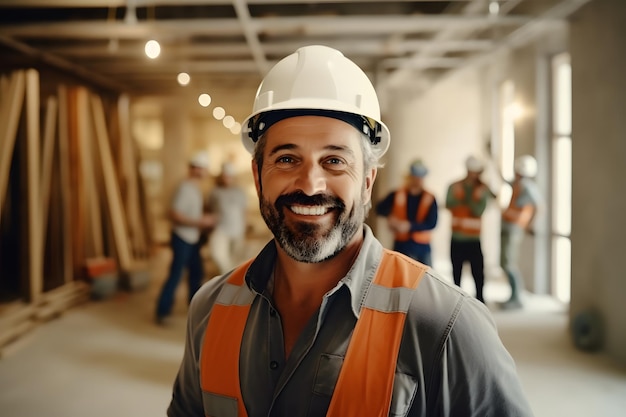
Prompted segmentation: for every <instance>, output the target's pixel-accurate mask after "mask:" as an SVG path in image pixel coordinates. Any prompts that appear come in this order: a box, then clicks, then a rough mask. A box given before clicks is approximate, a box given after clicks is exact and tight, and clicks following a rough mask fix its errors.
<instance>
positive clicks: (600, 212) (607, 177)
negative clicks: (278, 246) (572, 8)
mask: <svg viewBox="0 0 626 417" xmlns="http://www.w3.org/2000/svg"><path fill="white" fill-rule="evenodd" d="M624 39H626V2H623V1H620V0H596V1H594V2H591V3H589V4H588V5H586V6H585V7H584V8H582V9H581V10H579V12H578V13H577V14H576V15H575V16H574V18H573V19H572V26H571V40H570V42H571V54H572V79H573V109H572V111H573V168H574V178H573V213H572V217H573V224H572V259H573V262H572V270H573V277H572V301H571V317H575V316H576V315H577V314H578V313H580V312H581V311H584V310H587V309H589V308H594V309H597V310H598V311H599V313H600V315H601V317H602V318H603V321H604V327H605V339H604V344H605V349H606V351H607V352H609V354H611V355H612V356H614V357H615V358H617V359H618V360H619V361H621V362H623V363H626V314H625V313H624V297H625V296H626V276H625V275H626V272H625V268H624V265H623V263H622V260H623V259H622V257H623V256H624V254H626V240H625V237H626V221H625V220H624V213H626V195H625V194H624V190H625V189H626V187H625V186H624V185H623V183H622V178H623V175H624V164H625V163H626V137H625V136H626V133H625V132H626V117H624V109H626V77H625V76H624V74H626V49H624V42H623V40H624Z"/></svg>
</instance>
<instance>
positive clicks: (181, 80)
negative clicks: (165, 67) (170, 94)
mask: <svg viewBox="0 0 626 417" xmlns="http://www.w3.org/2000/svg"><path fill="white" fill-rule="evenodd" d="M176 79H177V80H178V84H180V85H182V86H185V85H187V84H189V81H191V77H190V76H189V74H187V73H186V72H181V73H180V74H178V77H176Z"/></svg>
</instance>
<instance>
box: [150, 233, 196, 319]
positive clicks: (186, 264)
mask: <svg viewBox="0 0 626 417" xmlns="http://www.w3.org/2000/svg"><path fill="white" fill-rule="evenodd" d="M171 247H172V263H171V265H170V272H169V275H168V277H167V280H166V281H165V282H164V283H163V287H162V289H161V294H160V295H159V301H158V303H157V311H156V315H157V317H166V316H168V315H169V314H170V313H171V312H172V306H173V305H174V296H175V294H176V288H177V287H178V283H179V282H180V279H181V277H182V276H183V272H184V270H185V269H187V270H188V276H187V283H188V286H189V292H188V300H189V301H191V297H193V295H194V294H195V293H196V291H198V289H199V288H200V285H201V284H202V279H203V277H204V266H203V264H202V258H201V257H200V244H198V243H193V244H192V243H188V242H185V241H184V240H183V239H181V238H180V237H178V236H177V235H176V234H175V233H172V240H171Z"/></svg>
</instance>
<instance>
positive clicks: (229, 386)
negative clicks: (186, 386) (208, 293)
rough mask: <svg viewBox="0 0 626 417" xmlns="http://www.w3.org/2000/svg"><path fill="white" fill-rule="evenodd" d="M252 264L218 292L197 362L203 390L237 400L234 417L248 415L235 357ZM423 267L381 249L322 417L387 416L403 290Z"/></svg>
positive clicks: (404, 297) (400, 328)
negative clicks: (246, 277)
mask: <svg viewBox="0 0 626 417" xmlns="http://www.w3.org/2000/svg"><path fill="white" fill-rule="evenodd" d="M251 262H252V261H249V262H247V263H246V264H244V265H242V266H240V267H238V268H237V269H235V270H234V271H233V273H232V274H231V275H230V277H229V278H228V280H227V283H226V285H225V286H224V288H223V289H222V290H221V292H220V294H219V296H218V300H217V302H216V303H215V304H214V306H213V310H212V311H211V316H210V317H209V321H208V324H207V329H206V334H205V337H204V344H203V346H202V353H201V358H200V385H201V388H202V390H203V391H204V392H208V393H212V394H217V395H220V396H224V397H229V398H235V399H237V416H238V417H247V415H248V414H247V411H246V407H245V404H244V401H243V398H242V395H241V385H240V381H239V355H240V352H241V341H242V339H243V333H244V330H245V327H246V321H247V318H248V313H249V311H250V307H251V305H252V301H253V300H254V294H253V293H252V292H251V291H250V290H249V289H248V287H247V286H246V283H245V279H244V277H245V274H246V271H247V270H248V267H249V266H250V264H251ZM427 268H428V267H427V266H425V265H422V264H421V263H419V262H417V261H413V260H412V259H409V258H408V257H406V256H404V255H402V254H399V253H397V252H391V251H389V250H387V249H384V250H383V256H382V259H381V262H380V265H379V266H378V270H377V272H376V276H375V277H374V280H373V282H372V286H371V287H370V290H369V291H368V296H367V298H366V299H365V301H364V303H363V307H362V309H361V313H360V317H359V319H358V320H357V323H356V326H355V328H354V332H353V334H352V337H351V339H350V342H349V345H348V350H347V352H346V356H345V358H344V361H343V365H342V367H341V371H340V372H339V377H338V379H337V384H336V385H335V391H334V393H333V396H332V399H331V402H330V406H329V409H328V413H327V414H326V416H327V417H357V416H358V417H362V416H368V417H386V416H388V415H389V409H390V406H391V396H392V391H393V381H394V376H395V372H396V362H397V358H398V352H399V349H400V341H401V340H402V334H403V329H404V322H405V319H406V313H407V311H408V308H409V305H410V303H411V298H412V297H411V296H407V293H406V290H407V289H409V290H415V289H416V288H417V285H418V284H419V282H420V280H421V278H422V276H423V275H424V272H425V271H426V269H427ZM411 294H412V292H411ZM215 335H219V337H215ZM372 336H374V337H372Z"/></svg>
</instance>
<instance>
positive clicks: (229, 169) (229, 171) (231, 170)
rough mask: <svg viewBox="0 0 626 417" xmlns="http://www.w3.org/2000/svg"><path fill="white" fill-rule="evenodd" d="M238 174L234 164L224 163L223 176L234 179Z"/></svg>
mask: <svg viewBox="0 0 626 417" xmlns="http://www.w3.org/2000/svg"><path fill="white" fill-rule="evenodd" d="M236 174H237V170H236V169H235V165H233V163H232V162H224V163H223V164H222V175H226V176H228V177H234V176H235V175H236Z"/></svg>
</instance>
